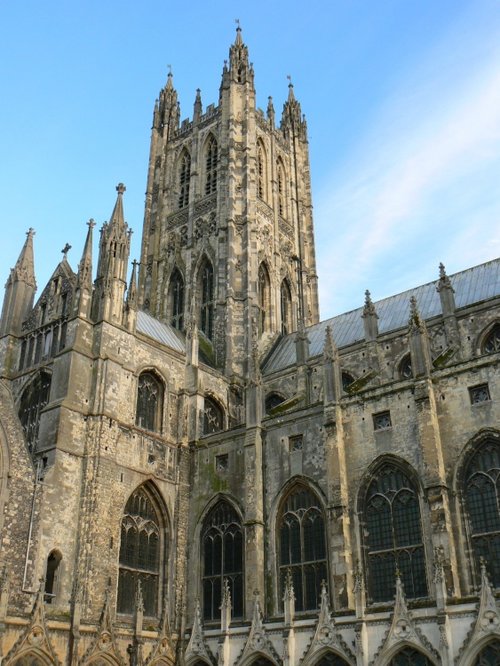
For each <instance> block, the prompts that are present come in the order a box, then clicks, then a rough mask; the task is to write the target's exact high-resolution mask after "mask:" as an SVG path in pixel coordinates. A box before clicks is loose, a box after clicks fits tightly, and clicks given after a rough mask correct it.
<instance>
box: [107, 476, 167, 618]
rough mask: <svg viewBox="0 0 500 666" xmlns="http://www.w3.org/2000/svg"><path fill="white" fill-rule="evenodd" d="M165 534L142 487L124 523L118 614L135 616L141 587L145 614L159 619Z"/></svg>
mask: <svg viewBox="0 0 500 666" xmlns="http://www.w3.org/2000/svg"><path fill="white" fill-rule="evenodd" d="M163 534H164V531H162V529H161V516H160V511H159V509H158V507H157V506H156V503H155V502H154V500H153V497H152V496H151V495H150V493H149V492H148V490H147V489H146V487H144V486H141V487H139V488H138V489H137V490H135V491H134V492H133V493H132V495H131V496H130V498H129V500H128V502H127V504H126V506H125V511H124V514H123V518H122V523H121V540H120V560H119V561H120V565H119V575H118V601H117V610H118V612H119V613H127V614H131V613H133V612H134V605H135V594H136V590H137V586H138V583H140V584H141V589H142V596H143V599H144V613H145V614H146V615H149V616H152V617H156V616H158V613H159V589H160V583H161V581H160V565H161V559H162V557H161V555H162V552H163V553H164V552H165V545H164V543H163V540H164V537H163Z"/></svg>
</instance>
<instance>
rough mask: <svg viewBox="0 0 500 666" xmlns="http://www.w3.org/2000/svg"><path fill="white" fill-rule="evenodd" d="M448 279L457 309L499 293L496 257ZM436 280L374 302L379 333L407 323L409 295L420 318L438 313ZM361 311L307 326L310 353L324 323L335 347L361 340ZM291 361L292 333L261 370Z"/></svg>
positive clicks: (318, 345)
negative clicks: (416, 307)
mask: <svg viewBox="0 0 500 666" xmlns="http://www.w3.org/2000/svg"><path fill="white" fill-rule="evenodd" d="M449 278H450V280H451V284H452V286H453V289H454V290H455V304H456V307H457V308H462V307H465V306H467V305H472V304H473V303H479V302H481V301H485V300H488V299H490V298H494V297H495V296H500V259H493V260H492V261H488V262H487V263H485V264H480V265H479V266H474V267H473V268H468V269H467V270H465V271H461V272H460V273H455V274H454V275H450V276H449ZM437 282H438V281H437V280H436V281H435V282H429V283H428V284H423V285H421V286H420V287H415V288H414V289H409V290H408V291H403V292H402V293H401V294H396V295H395V296H389V297H388V298H383V299H382V300H380V301H376V302H375V309H376V311H377V314H378V317H379V320H378V328H379V333H388V332H389V331H395V330H397V329H400V328H405V327H406V326H407V324H408V319H409V315H410V298H411V296H415V298H416V299H417V304H418V309H419V311H420V314H421V316H422V317H423V318H424V319H430V318H431V317H435V316H436V315H440V314H441V301H440V298H439V294H438V292H437V291H436V286H437ZM362 314H363V308H362V307H361V308H357V309H356V310H351V311H350V312H344V313H343V314H340V315H337V316H336V317H332V318H331V319H326V320H325V321H322V322H320V323H319V324H315V325H314V326H310V327H309V328H307V335H308V338H309V343H310V344H309V353H310V356H317V355H319V354H321V353H322V351H323V345H324V342H325V334H326V327H327V326H331V328H332V332H333V339H334V340H335V344H336V345H337V347H339V348H340V347H346V346H347V345H350V344H353V343H354V342H358V341H360V340H363V339H364V328H363V319H362V318H361V315H362ZM295 361H296V356H295V334H294V333H291V334H290V335H287V336H286V337H284V338H283V339H282V340H281V341H280V342H279V344H278V346H277V347H276V349H275V350H274V352H273V353H272V354H271V356H270V357H269V358H268V360H267V361H266V363H265V366H264V368H263V371H264V373H266V374H268V373H271V372H275V371H276V370H281V369H282V368H286V367H288V366H290V365H293V364H294V363H295Z"/></svg>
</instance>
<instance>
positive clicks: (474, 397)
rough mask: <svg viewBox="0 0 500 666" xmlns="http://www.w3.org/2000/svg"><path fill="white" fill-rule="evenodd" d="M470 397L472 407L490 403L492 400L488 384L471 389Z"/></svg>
mask: <svg viewBox="0 0 500 666" xmlns="http://www.w3.org/2000/svg"><path fill="white" fill-rule="evenodd" d="M469 397H470V401H471V405H478V404H479V403H481V402H489V401H490V400H491V398H490V389H489V388H488V384H480V385H479V386H472V387H470V388H469Z"/></svg>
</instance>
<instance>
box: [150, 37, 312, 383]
mask: <svg viewBox="0 0 500 666" xmlns="http://www.w3.org/2000/svg"><path fill="white" fill-rule="evenodd" d="M139 294H140V305H141V307H142V308H143V309H145V310H148V311H149V312H151V314H153V315H154V316H156V317H158V318H160V319H163V320H164V321H167V322H169V323H171V324H173V325H174V326H175V327H176V328H178V329H181V330H186V329H188V328H190V327H192V326H193V324H194V323H196V325H197V328H198V330H199V332H200V333H199V336H200V350H201V351H202V353H203V352H204V353H205V356H206V357H207V358H209V359H212V361H213V362H214V363H215V365H217V366H218V367H220V368H222V369H224V370H225V372H226V374H227V375H236V376H245V375H247V373H248V370H249V368H248V365H247V359H249V358H252V349H254V348H255V346H256V345H257V347H258V350H259V353H260V354H261V355H262V354H263V353H265V352H266V351H267V349H269V347H270V345H271V344H272V343H273V342H274V341H275V340H276V339H277V337H278V336H279V335H280V334H281V333H289V332H291V331H294V330H296V328H297V327H298V324H299V322H300V321H303V323H304V324H305V325H310V324H314V323H316V322H317V321H318V298H317V277H316V263H315V256H314V239H313V223H312V209H311V189H310V177H309V156H308V143H307V129H306V123H305V120H304V118H303V116H302V114H301V110H300V104H299V103H298V102H297V101H296V99H295V97H294V92H293V87H292V85H291V84H290V87H289V95H288V99H287V101H286V103H285V105H284V108H283V115H282V119H281V124H280V126H279V127H276V125H275V112H274V108H273V104H272V100H271V98H269V104H268V107H267V113H266V114H264V112H263V111H261V110H260V109H257V108H256V103H255V88H254V72H253V68H252V65H251V63H250V62H249V58H248V49H247V47H246V45H245V44H244V43H243V41H242V36H241V29H240V28H239V27H238V29H237V33H236V39H235V42H234V44H232V46H231V48H230V51H229V61H226V62H225V63H224V67H223V72H222V82H221V86H220V92H219V104H218V106H214V105H209V106H208V107H207V108H206V109H205V112H204V113H203V108H202V101H201V95H200V91H197V94H196V99H195V103H194V112H193V118H192V120H184V121H182V123H179V105H178V101H177V93H176V91H175V89H174V87H173V81H172V74H171V73H170V74H169V75H168V80H167V84H166V86H165V88H164V89H163V90H162V91H161V92H160V96H159V100H158V101H157V103H156V105H155V110H154V117H153V129H152V138H151V151H150V162H149V172H148V185H147V193H146V211H145V221H144V231H143V239H142V252H141V271H140V280H139ZM228 331H230V332H231V334H230V335H228Z"/></svg>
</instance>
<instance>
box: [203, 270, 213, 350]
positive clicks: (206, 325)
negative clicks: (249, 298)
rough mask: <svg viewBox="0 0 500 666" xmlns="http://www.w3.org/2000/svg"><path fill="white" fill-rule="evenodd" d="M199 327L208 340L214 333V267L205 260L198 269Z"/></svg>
mask: <svg viewBox="0 0 500 666" xmlns="http://www.w3.org/2000/svg"><path fill="white" fill-rule="evenodd" d="M200 292H201V294H200V295H201V303H200V329H201V330H202V331H203V333H204V334H205V335H206V336H207V338H208V339H209V340H211V339H212V338H213V334H214V307H215V303H214V269H213V268H212V264H211V263H210V262H209V261H208V260H206V261H205V262H204V263H203V266H202V267H201V271H200Z"/></svg>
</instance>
